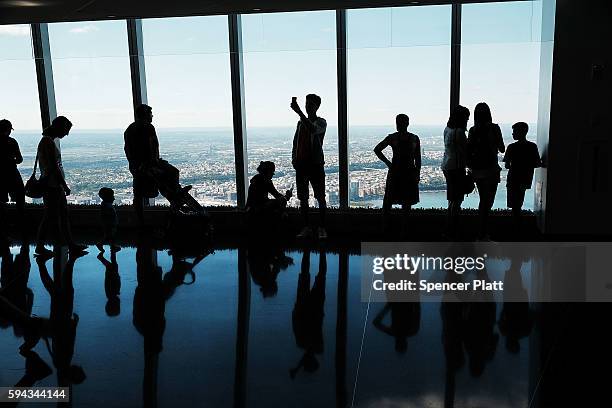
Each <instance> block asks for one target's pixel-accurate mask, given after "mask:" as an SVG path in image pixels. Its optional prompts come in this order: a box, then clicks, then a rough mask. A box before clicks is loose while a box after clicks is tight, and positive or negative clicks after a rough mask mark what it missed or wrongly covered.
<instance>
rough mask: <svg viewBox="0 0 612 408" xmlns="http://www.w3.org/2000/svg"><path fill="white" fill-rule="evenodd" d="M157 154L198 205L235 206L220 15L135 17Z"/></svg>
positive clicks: (223, 24)
mask: <svg viewBox="0 0 612 408" xmlns="http://www.w3.org/2000/svg"><path fill="white" fill-rule="evenodd" d="M143 35H144V52H145V70H146V74H147V92H148V101H149V104H150V105H151V106H152V108H153V115H154V119H153V121H154V123H155V125H156V127H157V134H158V137H159V142H160V152H161V155H162V156H163V157H164V158H166V159H167V160H169V161H170V162H171V163H173V164H174V165H176V166H177V167H178V168H179V169H180V170H181V182H182V183H183V184H192V185H193V190H192V191H191V193H192V195H194V196H195V197H196V199H197V200H198V201H199V202H200V203H202V204H204V205H236V182H235V174H236V170H235V161H234V144H233V140H234V139H233V130H232V98H231V83H230V62H229V38H228V22H227V16H207V17H189V18H164V19H147V20H143Z"/></svg>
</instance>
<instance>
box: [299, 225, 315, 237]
mask: <svg viewBox="0 0 612 408" xmlns="http://www.w3.org/2000/svg"><path fill="white" fill-rule="evenodd" d="M311 236H312V230H311V229H310V227H304V228H302V231H300V233H299V234H297V238H300V239H303V238H310V237H311Z"/></svg>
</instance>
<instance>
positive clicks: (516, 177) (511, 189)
mask: <svg viewBox="0 0 612 408" xmlns="http://www.w3.org/2000/svg"><path fill="white" fill-rule="evenodd" d="M527 132H529V125H527V123H525V122H518V123H515V124H514V125H513V126H512V138H513V139H514V140H516V142H514V143H512V144H510V146H508V149H507V150H506V155H505V156H504V163H506V168H507V169H509V171H508V180H507V184H506V186H507V189H508V207H509V208H511V209H512V216H513V218H514V222H515V226H516V227H517V228H520V222H521V211H522V209H523V203H524V201H525V191H527V190H529V189H531V183H532V182H533V172H534V169H536V168H538V167H540V165H541V163H540V153H539V152H538V146H537V145H536V144H535V143H533V142H530V141H528V140H527Z"/></svg>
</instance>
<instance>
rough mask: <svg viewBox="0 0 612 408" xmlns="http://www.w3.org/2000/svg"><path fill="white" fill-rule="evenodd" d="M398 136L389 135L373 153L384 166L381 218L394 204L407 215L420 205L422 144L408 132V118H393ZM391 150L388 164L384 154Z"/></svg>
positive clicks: (399, 116)
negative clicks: (386, 150) (412, 208)
mask: <svg viewBox="0 0 612 408" xmlns="http://www.w3.org/2000/svg"><path fill="white" fill-rule="evenodd" d="M395 123H396V127H397V132H395V133H392V134H390V135H389V136H387V137H386V138H384V140H383V141H382V142H380V143H379V144H378V145H376V147H375V148H374V153H376V156H378V158H379V159H380V160H382V162H383V163H385V164H386V165H387V167H388V168H389V171H388V172H387V184H386V185H385V197H384V198H383V214H384V215H385V216H386V215H388V213H389V210H391V206H392V205H393V204H401V205H402V208H403V209H404V211H405V212H408V211H409V210H410V208H411V206H413V205H414V204H416V203H418V202H419V178H420V173H421V142H420V140H419V137H418V136H417V135H415V134H412V133H410V132H408V125H409V124H410V120H409V119H408V116H407V115H404V114H403V113H402V114H399V115H397V117H396V118H395ZM388 146H391V149H392V150H393V158H392V159H391V160H389V159H388V158H387V157H386V156H385V154H384V153H383V150H384V149H385V148H387V147H388Z"/></svg>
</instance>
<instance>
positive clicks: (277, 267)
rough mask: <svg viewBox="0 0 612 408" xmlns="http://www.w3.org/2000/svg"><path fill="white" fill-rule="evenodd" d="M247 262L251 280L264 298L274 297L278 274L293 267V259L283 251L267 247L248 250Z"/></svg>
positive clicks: (276, 289)
mask: <svg viewBox="0 0 612 408" xmlns="http://www.w3.org/2000/svg"><path fill="white" fill-rule="evenodd" d="M247 262H248V264H249V272H250V274H251V278H252V279H253V282H254V283H255V284H256V285H257V286H259V290H260V292H261V294H262V296H263V297H264V298H268V297H274V296H276V293H277V292H278V283H277V282H276V278H277V277H278V274H279V273H280V272H281V271H283V270H285V269H287V268H288V267H289V265H293V259H292V258H291V257H289V256H286V255H285V252H284V251H282V250H281V249H272V248H267V247H257V248H251V249H249V252H248V256H247Z"/></svg>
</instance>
